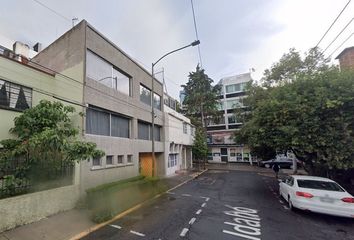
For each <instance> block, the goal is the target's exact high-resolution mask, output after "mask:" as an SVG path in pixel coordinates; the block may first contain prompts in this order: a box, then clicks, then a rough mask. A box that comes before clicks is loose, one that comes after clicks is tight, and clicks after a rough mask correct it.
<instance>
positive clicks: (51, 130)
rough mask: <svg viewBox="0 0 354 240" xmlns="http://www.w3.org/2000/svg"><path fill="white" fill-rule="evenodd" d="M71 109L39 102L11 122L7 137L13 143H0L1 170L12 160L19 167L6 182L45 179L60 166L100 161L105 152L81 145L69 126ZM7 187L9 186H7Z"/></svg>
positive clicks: (94, 145) (53, 103)
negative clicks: (17, 160) (0, 148)
mask: <svg viewBox="0 0 354 240" xmlns="http://www.w3.org/2000/svg"><path fill="white" fill-rule="evenodd" d="M74 112H75V109H74V108H73V107H72V106H64V105H63V104H62V103H60V102H50V101H46V100H42V101H40V103H39V104H38V105H36V106H35V107H33V108H29V109H27V110H25V111H24V112H23V113H22V114H21V115H20V116H18V117H16V118H15V120H14V127H13V128H12V129H10V133H12V134H13V135H15V136H16V138H14V139H6V140H2V141H0V144H2V145H3V149H2V151H1V154H0V169H1V170H3V169H5V168H6V167H7V166H9V165H11V164H12V162H13V161H14V160H15V159H21V164H20V165H19V166H18V168H16V171H15V172H14V173H12V176H8V177H10V178H9V179H13V181H12V182H16V181H17V180H18V179H20V180H21V179H26V178H31V180H32V179H36V178H37V179H38V177H40V176H46V177H48V178H50V177H52V176H54V175H55V174H54V173H55V172H58V171H61V170H62V166H63V165H66V166H73V165H74V163H75V161H77V162H78V161H80V160H84V159H88V158H90V157H101V156H103V155H104V152H102V151H101V150H98V149H97V148H96V144H94V143H90V142H83V141H80V140H79V139H78V138H77V135H78V133H79V130H78V128H76V127H74V126H73V124H72V122H71V116H70V115H71V114H73V113H74ZM43 165H45V166H49V168H46V169H47V172H43V171H42V170H41V171H36V168H37V167H38V166H43ZM9 186H10V185H9Z"/></svg>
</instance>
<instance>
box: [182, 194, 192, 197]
mask: <svg viewBox="0 0 354 240" xmlns="http://www.w3.org/2000/svg"><path fill="white" fill-rule="evenodd" d="M182 196H184V197H191V196H192V195H190V194H187V193H184V194H182Z"/></svg>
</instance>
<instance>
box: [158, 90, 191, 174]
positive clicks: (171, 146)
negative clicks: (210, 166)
mask: <svg viewBox="0 0 354 240" xmlns="http://www.w3.org/2000/svg"><path fill="white" fill-rule="evenodd" d="M164 105H165V106H164V115H165V116H164V119H165V125H164V129H165V136H164V139H165V157H164V158H165V173H164V175H166V176H171V175H174V174H175V173H176V172H178V171H180V170H185V169H189V168H191V167H192V145H193V142H194V134H195V129H194V126H193V125H192V124H191V122H190V119H189V118H187V117H185V116H183V115H182V114H181V113H178V112H177V111H176V107H177V101H176V100H174V99H172V98H171V97H169V96H168V95H165V96H164Z"/></svg>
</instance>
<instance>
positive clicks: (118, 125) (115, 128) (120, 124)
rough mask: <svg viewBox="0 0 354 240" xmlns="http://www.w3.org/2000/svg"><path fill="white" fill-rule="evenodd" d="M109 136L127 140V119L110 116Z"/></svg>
mask: <svg viewBox="0 0 354 240" xmlns="http://www.w3.org/2000/svg"><path fill="white" fill-rule="evenodd" d="M111 136H113V137H124V138H129V119H127V118H125V117H121V116H117V115H111Z"/></svg>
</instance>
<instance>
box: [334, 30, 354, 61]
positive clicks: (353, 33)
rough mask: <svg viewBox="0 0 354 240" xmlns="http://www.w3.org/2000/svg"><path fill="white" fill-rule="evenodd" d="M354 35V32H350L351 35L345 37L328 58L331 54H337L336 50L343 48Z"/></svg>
mask: <svg viewBox="0 0 354 240" xmlns="http://www.w3.org/2000/svg"><path fill="white" fill-rule="evenodd" d="M353 35H354V32H352V34H350V35H349V37H347V38H346V39H345V40H344V41H343V42H342V43H341V44H340V45H339V46H338V47H337V48H336V50H334V51H333V52H332V53H331V54H330V55H329V56H330V57H331V56H332V55H333V53H335V52H337V50H338V49H339V48H340V47H342V46H343V44H344V43H346V42H347V41H348V40H349V39H350V38H351V37H352V36H353Z"/></svg>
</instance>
